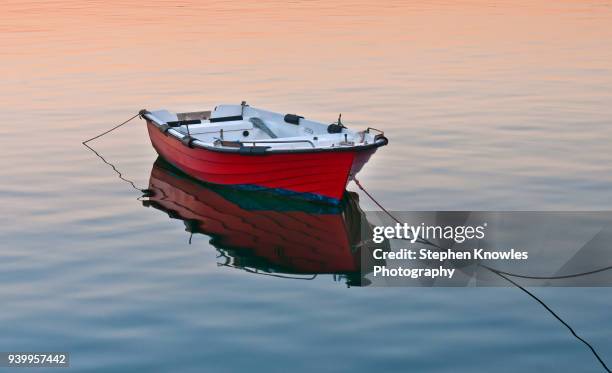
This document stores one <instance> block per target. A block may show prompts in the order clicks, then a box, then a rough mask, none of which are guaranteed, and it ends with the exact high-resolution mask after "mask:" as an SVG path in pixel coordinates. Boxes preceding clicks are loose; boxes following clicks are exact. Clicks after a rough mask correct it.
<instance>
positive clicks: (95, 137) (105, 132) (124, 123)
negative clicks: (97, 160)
mask: <svg viewBox="0 0 612 373" xmlns="http://www.w3.org/2000/svg"><path fill="white" fill-rule="evenodd" d="M139 115H140V113H138V114H136V115H134V116H133V117H131V118H130V119H128V120H126V121H125V122H123V123H121V124H118V125H116V126H115V127H113V128H111V129H109V130H107V131H104V132H102V133H101V134H99V135H96V136H94V137H92V138H91V139H87V140H85V141H83V145H85V144H87V143H88V142H90V141H92V140H95V139H97V138H100V137H102V136H104V135H106V134H107V133H110V132H113V131H114V130H116V129H117V128H119V127H121V126H123V125H126V124H128V123H129V122H130V121H131V120H132V119H134V118H136V117H137V116H139Z"/></svg>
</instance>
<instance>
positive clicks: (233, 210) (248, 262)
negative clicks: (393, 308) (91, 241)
mask: <svg viewBox="0 0 612 373" xmlns="http://www.w3.org/2000/svg"><path fill="white" fill-rule="evenodd" d="M143 204H144V205H145V206H152V207H155V208H156V209H159V210H162V211H164V212H166V213H167V214H168V215H169V216H170V217H172V218H175V219H181V220H184V222H185V226H186V230H187V231H188V232H190V233H202V234H206V235H208V236H210V237H211V240H210V243H211V244H212V245H214V246H215V247H216V248H217V250H218V251H219V253H220V254H221V257H222V258H223V261H222V262H221V263H220V264H221V265H225V266H230V267H235V268H239V269H244V270H246V271H249V272H252V273H258V274H267V275H273V276H278V277H298V278H301V279H304V278H310V277H305V276H315V275H318V274H334V275H337V276H340V277H342V278H344V279H346V281H347V284H349V285H361V284H362V281H363V279H362V277H361V274H360V264H361V263H360V252H361V250H362V249H364V248H363V244H362V240H361V234H362V228H364V227H363V224H369V223H368V222H367V220H366V218H365V214H364V213H363V211H361V209H360V208H359V204H358V196H357V194H356V193H352V192H348V193H347V194H345V196H344V198H343V200H342V203H341V204H340V205H337V206H331V205H322V204H313V203H309V202H307V201H300V200H297V199H290V198H286V197H282V196H274V195H271V194H262V193H258V192H252V191H243V190H238V189H235V188H228V187H222V186H214V185H208V184H202V183H200V182H198V181H197V180H195V179H192V178H190V177H189V176H187V175H185V174H183V173H181V171H179V170H177V169H176V168H174V167H172V166H171V165H169V164H168V163H167V162H165V161H164V160H163V159H161V158H159V159H158V160H157V161H156V162H155V164H154V166H153V169H152V171H151V178H150V180H149V199H148V200H146V201H143ZM367 257H368V258H369V257H371V256H370V255H368V256H367Z"/></svg>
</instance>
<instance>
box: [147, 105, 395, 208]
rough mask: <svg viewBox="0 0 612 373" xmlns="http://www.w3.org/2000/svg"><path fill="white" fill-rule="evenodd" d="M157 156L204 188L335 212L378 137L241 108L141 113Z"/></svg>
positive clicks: (368, 131)
mask: <svg viewBox="0 0 612 373" xmlns="http://www.w3.org/2000/svg"><path fill="white" fill-rule="evenodd" d="M140 114H141V116H142V117H143V118H145V119H146V121H147V128H148V131H149V137H150V138H151V143H152V144H153V147H154V148H155V150H156V151H157V153H158V154H159V155H160V156H162V157H163V158H165V159H166V160H167V161H168V162H170V163H171V164H173V165H174V166H176V167H178V168H179V169H180V170H182V171H183V172H185V173H187V174H189V175H191V176H193V177H195V178H196V179H199V180H201V181H204V182H208V183H213V184H221V185H233V186H238V187H242V188H247V189H254V190H259V189H261V190H272V191H275V192H278V193H281V194H285V195H290V196H296V197H300V198H305V199H308V200H315V201H323V202H328V203H333V204H337V203H339V201H340V200H341V199H342V195H343V194H344V191H345V188H346V184H347V183H348V181H349V180H351V178H352V177H354V176H355V175H356V174H357V172H359V170H360V169H361V168H362V167H363V165H364V164H365V163H366V162H367V161H368V159H369V158H370V156H371V155H372V154H373V153H374V152H375V151H376V149H377V148H378V147H380V146H384V145H386V144H387V143H388V140H387V138H386V137H384V134H383V133H382V131H379V130H376V129H374V128H368V129H366V130H365V131H360V132H356V131H352V130H349V129H348V128H346V127H344V125H343V124H342V123H341V121H340V118H339V119H338V122H337V123H333V124H329V125H328V124H324V123H319V122H315V121H312V120H308V119H305V118H304V117H301V116H298V115H293V114H286V115H284V114H279V113H274V112H270V111H266V110H261V109H256V108H254V107H251V106H248V105H246V104H245V103H244V102H243V103H242V104H241V105H219V106H217V107H216V108H215V109H214V110H212V111H201V112H191V113H172V112H169V111H167V110H157V111H147V110H141V112H140Z"/></svg>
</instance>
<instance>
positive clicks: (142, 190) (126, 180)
mask: <svg viewBox="0 0 612 373" xmlns="http://www.w3.org/2000/svg"><path fill="white" fill-rule="evenodd" d="M140 115H141V114H140V113H138V114H136V115H134V116H133V117H131V118H130V119H128V120H126V121H125V122H123V123H120V124H118V125H116V126H114V127H113V128H111V129H109V130H106V131H104V132H102V133H101V134H99V135H96V136H94V137H92V138H90V139H87V140H85V141H83V142H82V144H83V145H84V146H85V147H86V148H87V149H89V150H91V151H92V152H93V153H94V154H95V155H96V156H97V157H98V158H100V159H101V160H102V162H104V163H106V164H107V165H109V166H111V168H112V169H113V171H114V172H115V173H116V174H117V175H119V179H121V180H123V181H125V182H126V183H128V184H130V185H131V186H132V188H134V189H136V190H138V191H140V192H142V193H145V194H146V193H148V192H149V190H148V189H142V188H138V187H137V186H136V184H135V183H134V182H133V181H132V180H130V179H128V178H126V177H124V176H123V175H122V174H121V172H120V171H119V170H118V169H117V167H115V165H114V164H112V163H110V162H108V161H107V160H106V159H105V158H104V157H103V156H101V155H100V154H99V153H98V152H97V151H95V149H94V148H92V147H91V146H89V145H87V143H88V142H90V141H93V140H95V139H98V138H100V137H102V136H104V135H106V134H109V133H111V132H113V131H114V130H116V129H117V128H119V127H121V126H124V125H126V124H128V123H129V122H130V121H132V119H134V118H136V117H138V116H140Z"/></svg>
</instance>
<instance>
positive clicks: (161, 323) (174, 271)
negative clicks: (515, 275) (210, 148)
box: [0, 0, 612, 372]
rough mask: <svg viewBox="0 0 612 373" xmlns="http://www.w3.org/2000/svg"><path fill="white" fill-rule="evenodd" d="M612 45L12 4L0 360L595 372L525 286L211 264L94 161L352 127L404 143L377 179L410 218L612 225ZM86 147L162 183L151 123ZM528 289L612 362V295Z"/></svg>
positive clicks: (525, 31)
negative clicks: (178, 115) (273, 120)
mask: <svg viewBox="0 0 612 373" xmlns="http://www.w3.org/2000/svg"><path fill="white" fill-rule="evenodd" d="M611 25H612V7H611V6H610V4H608V3H606V2H596V1H563V2H558V3H554V4H552V3H547V2H530V1H519V2H512V3H508V2H501V1H499V2H497V1H494V2H490V1H487V2H484V1H461V2H442V1H440V2H397V1H385V2H377V3H369V2H358V1H351V2H320V1H313V2H291V3H285V2H280V1H279V2H276V1H263V2H262V1H257V2H250V1H246V2H245V1H242V2H231V1H214V2H213V1H211V2H206V3H200V2H190V1H183V2H165V1H153V2H146V3H139V2H130V3H126V2H119V1H111V2H104V3H98V2H87V3H84V2H78V1H43V2H29V1H11V0H9V1H6V2H4V4H3V10H2V12H1V14H0V45H1V46H2V58H0V74H1V76H2V82H3V87H2V88H3V89H2V90H0V102H2V103H3V104H2V109H3V110H2V114H3V125H2V126H0V149H1V153H0V154H2V158H3V163H2V164H3V166H2V168H0V199H1V201H0V202H1V204H2V206H3V208H2V211H3V213H2V214H0V226H1V228H0V242H1V243H2V245H1V250H0V263H1V264H0V283H1V284H2V285H0V297H1V299H2V300H3V303H2V304H3V306H2V309H1V310H0V326H1V329H2V338H0V350H1V351H11V350H41V351H45V350H47V351H48V350H58V351H62V350H65V351H70V352H71V353H72V359H71V363H72V366H73V367H74V368H76V369H78V370H79V371H89V370H103V371H127V370H142V371H144V370H146V371H202V370H207V371H235V370H237V369H243V370H264V369H265V370H271V371H287V370H292V371H313V370H314V371H349V370H350V371H353V372H357V371H359V372H367V371H372V370H374V369H384V370H389V371H408V370H417V371H449V372H450V371H452V372H455V371H491V370H493V369H495V370H498V371H508V372H515V371H541V370H547V371H548V370H555V371H572V372H573V371H585V372H590V371H594V372H596V371H601V366H600V365H599V364H598V363H597V361H596V360H595V359H594V357H593V356H592V355H591V354H590V352H589V351H588V350H587V349H586V348H585V346H584V345H582V344H580V343H579V342H577V341H576V340H575V339H574V338H572V337H571V335H570V334H569V333H568V332H567V330H566V329H564V328H563V327H562V326H561V325H560V324H559V323H558V321H556V320H555V319H553V318H552V317H551V316H550V314H548V313H546V312H544V311H543V309H542V308H541V306H540V305H538V304H537V303H535V302H534V301H533V300H532V299H530V298H528V297H527V296H526V295H525V294H524V293H522V292H521V291H519V290H518V289H513V288H502V289H413V288H399V289H381V288H376V289H372V288H356V287H351V288H347V287H346V279H345V278H344V277H334V276H332V275H322V276H317V277H316V278H315V279H314V280H310V281H308V280H290V279H281V278H276V277H270V276H265V275H264V276H262V275H257V274H253V273H247V272H245V271H243V270H240V269H232V268H229V267H226V266H218V265H217V263H218V262H219V261H220V260H223V258H218V257H217V256H218V255H219V252H218V250H217V248H216V247H215V245H214V244H211V243H210V242H209V241H210V239H211V237H209V236H208V235H203V234H195V235H193V237H191V244H190V243H189V239H190V234H189V232H186V231H185V229H186V227H185V223H184V222H183V221H182V220H181V219H170V218H169V217H168V215H167V214H166V213H164V212H162V211H159V210H157V209H152V208H144V207H143V205H142V203H141V201H139V200H138V198H139V197H140V196H141V193H139V192H137V191H135V190H134V189H132V188H131V187H130V186H129V185H128V184H126V183H124V182H122V181H120V180H119V179H117V178H116V177H115V175H114V173H113V171H112V169H111V168H110V167H108V166H107V165H105V164H103V163H102V162H101V161H100V160H99V159H98V158H97V157H96V156H95V155H94V154H93V153H91V152H89V151H88V150H87V149H86V148H84V147H83V146H82V145H81V141H82V140H84V139H85V138H88V137H91V136H93V135H95V134H97V133H99V132H101V131H103V130H105V129H107V128H110V127H111V126H113V125H115V124H116V123H119V122H121V121H123V120H124V119H127V118H128V117H130V116H131V115H133V113H135V112H137V110H139V109H141V108H148V109H157V108H168V109H172V110H176V111H188V110H202V109H208V108H210V107H212V106H214V105H216V104H218V103H239V102H240V101H241V100H247V101H248V102H249V103H251V104H252V105H254V106H259V107H262V108H267V109H270V110H277V111H281V112H297V113H299V114H302V115H305V116H308V117H311V118H314V119H319V120H322V121H330V122H331V121H333V120H335V119H336V118H337V116H338V113H340V112H342V114H343V116H342V118H343V121H344V122H345V123H347V124H349V125H351V126H354V127H358V128H360V127H366V126H373V127H377V128H381V129H384V130H385V132H386V133H387V135H388V137H389V138H390V140H391V142H390V145H389V146H388V147H386V148H383V149H381V151H379V152H378V153H377V154H376V156H375V157H374V158H373V159H372V161H371V162H370V163H369V164H368V166H367V167H366V168H365V169H364V171H363V173H362V174H360V179H361V181H362V182H363V183H364V184H365V185H366V186H367V187H368V189H369V190H370V191H371V192H372V193H374V194H375V195H376V196H377V197H378V198H379V199H380V201H381V202H382V203H383V204H384V205H386V206H393V208H394V209H397V210H400V209H402V210H448V209H450V210H455V209H465V210H478V209H486V210H525V209H529V210H533V209H536V210H581V211H585V210H586V211H588V210H609V209H610V208H612V202H610V201H612V200H611V199H610V198H609V196H610V190H611V189H612V162H611V161H612V152H611V151H610V143H611V140H612V127H611V126H610V120H611V118H612V48H610V40H611V39H612V26H611ZM93 145H95V148H96V149H97V150H98V151H99V152H100V153H102V154H104V156H105V157H106V158H107V159H109V160H111V161H112V162H113V163H115V164H116V165H117V167H118V168H119V169H120V170H121V171H122V172H123V173H124V175H126V176H127V177H129V178H130V179H131V180H133V181H134V182H135V183H136V185H137V186H139V187H143V188H144V187H146V186H147V185H148V184H149V179H150V176H151V169H152V167H153V163H154V161H155V159H156V155H155V153H154V151H153V150H152V148H151V147H150V145H149V143H148V139H147V137H146V131H145V128H144V125H143V122H142V121H135V122H134V123H132V124H130V125H128V126H126V127H123V128H121V129H120V130H118V131H116V132H114V133H113V134H112V135H109V136H106V137H104V138H102V139H100V140H97V141H96V142H95V143H94V144H93ZM349 189H351V190H353V191H357V190H356V188H355V186H354V185H350V186H349ZM360 204H361V208H363V209H366V210H367V209H373V208H374V207H375V206H374V205H373V204H372V203H371V202H369V201H368V200H367V198H365V196H363V195H361V196H360ZM213 238H214V237H213ZM213 243H214V242H213ZM535 292H536V293H537V294H538V295H539V296H541V297H542V298H543V299H545V300H546V302H547V303H548V304H549V305H550V306H551V307H553V308H554V309H555V310H556V311H557V312H558V313H559V314H560V315H562V316H563V317H564V318H565V319H566V321H568V322H569V323H570V324H571V325H572V326H573V327H574V328H575V329H576V330H577V332H578V333H579V334H580V335H581V336H583V337H585V338H586V339H588V340H589V341H590V342H591V343H592V344H593V345H594V346H595V347H596V348H597V350H598V352H599V353H600V354H601V356H602V358H603V359H604V360H605V361H607V362H611V361H612V338H611V335H612V334H611V333H610V332H609V328H608V326H609V325H611V321H612V319H611V316H610V313H609V312H608V310H609V308H610V306H611V305H612V304H611V302H610V301H609V300H608V299H609V295H610V292H609V290H608V289H605V288H604V289H536V291H535Z"/></svg>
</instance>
